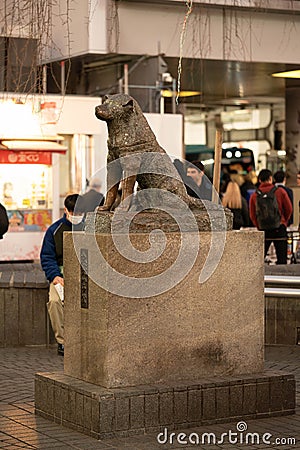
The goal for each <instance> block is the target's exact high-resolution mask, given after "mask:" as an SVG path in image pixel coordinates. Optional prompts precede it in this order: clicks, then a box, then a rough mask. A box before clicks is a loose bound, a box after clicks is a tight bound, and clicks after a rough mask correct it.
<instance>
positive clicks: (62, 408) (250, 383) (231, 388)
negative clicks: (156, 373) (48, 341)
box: [35, 371, 295, 439]
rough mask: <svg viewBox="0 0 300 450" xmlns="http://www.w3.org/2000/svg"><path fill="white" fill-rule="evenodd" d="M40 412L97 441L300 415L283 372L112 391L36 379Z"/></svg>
mask: <svg viewBox="0 0 300 450" xmlns="http://www.w3.org/2000/svg"><path fill="white" fill-rule="evenodd" d="M35 412H36V414H37V415H40V416H42V417H45V418H47V419H49V420H52V421H54V422H56V423H59V424H61V425H64V426H67V427H69V428H72V429H75V430H77V431H79V432H82V433H85V434H88V435H89V436H92V437H94V438H96V439H99V438H105V437H113V436H118V435H119V436H126V435H130V434H143V433H145V432H156V431H160V430H162V429H163V428H164V427H168V430H169V431H173V430H176V429H180V428H191V427H196V426H200V425H205V424H212V423H221V422H229V421H237V422H239V421H240V420H242V419H243V420H246V419H257V418H265V417H272V416H283V415H288V414H293V413H294V412H295V379H294V376H293V375H288V374H284V373H282V372H280V373H279V372H273V371H265V372H263V373H258V374H252V375H239V376H236V377H232V376H227V377H222V378H207V379H201V380H200V379H199V380H198V382H195V381H193V382H188V381H187V382H186V383H184V382H181V383H174V384H168V385H162V384H156V385H149V386H136V387H132V388H128V387H127V388H114V389H106V388H104V387H100V386H96V385H94V384H91V383H87V382H85V381H81V380H78V379H76V378H73V377H70V376H68V375H64V373H63V372H54V373H39V374H36V377H35Z"/></svg>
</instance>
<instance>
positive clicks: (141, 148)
mask: <svg viewBox="0 0 300 450" xmlns="http://www.w3.org/2000/svg"><path fill="white" fill-rule="evenodd" d="M95 114H96V117H97V118H98V119H99V120H104V121H105V122H106V123H107V127H108V158H107V163H108V165H107V186H108V191H107V195H106V199H105V203H104V205H103V206H100V207H99V208H98V210H102V211H109V210H110V209H111V208H112V206H113V204H114V202H115V200H116V197H117V191H118V184H119V181H120V180H121V179H122V198H121V208H122V209H123V210H125V211H126V210H128V209H129V208H130V202H129V201H127V202H126V199H128V198H129V197H130V196H131V195H132V194H133V190H134V185H135V182H136V181H137V182H138V185H139V188H140V189H151V188H152V189H157V190H164V191H168V192H171V193H173V194H175V195H176V196H177V198H178V197H179V198H180V199H181V200H182V201H184V202H185V203H186V204H187V205H188V206H189V207H190V208H191V209H195V208H196V209H202V210H203V209H205V206H204V203H203V202H202V201H201V200H200V199H196V198H192V197H189V196H188V194H187V192H186V189H185V186H184V183H183V182H182V179H181V177H180V175H179V174H178V172H177V170H176V168H175V167H174V165H173V163H172V161H171V159H170V158H169V156H168V155H167V154H166V152H165V150H164V149H163V148H162V147H161V146H160V145H159V144H158V142H157V140H156V138H155V135H154V133H153V131H152V130H151V128H150V126H149V124H148V122H147V120H146V118H145V116H144V114H143V112H142V110H141V108H140V106H139V105H138V103H137V101H136V100H134V99H133V98H132V97H130V96H129V95H126V94H115V95H109V96H106V97H105V100H104V102H103V104H102V105H99V106H97V107H96V109H95ZM147 154H148V155H147ZM156 154H157V157H156ZM128 156H129V158H127V157H128ZM130 156H131V157H130ZM133 156H134V157H133ZM147 156H149V158H147ZM112 162H114V163H113V164H110V163H112ZM150 166H152V168H150ZM148 169H149V172H147V170H148ZM175 207H176V206H175ZM177 207H178V206H177Z"/></svg>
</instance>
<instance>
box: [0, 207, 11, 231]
mask: <svg viewBox="0 0 300 450" xmlns="http://www.w3.org/2000/svg"><path fill="white" fill-rule="evenodd" d="M8 225H9V221H8V217H7V212H6V209H5V208H4V206H3V205H2V204H1V203H0V239H3V235H4V234H5V233H6V232H7V230H8Z"/></svg>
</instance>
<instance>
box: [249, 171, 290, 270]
mask: <svg viewBox="0 0 300 450" xmlns="http://www.w3.org/2000/svg"><path fill="white" fill-rule="evenodd" d="M258 181H259V183H260V184H259V187H258V189H257V190H256V192H254V193H253V194H252V195H251V197H250V204H249V213H250V219H251V220H252V222H253V224H254V226H256V228H258V229H259V230H262V231H264V233H265V256H266V255H267V253H268V250H269V247H270V245H271V243H272V242H273V243H274V246H275V251H276V256H277V262H276V264H286V263H287V231H286V228H287V225H288V221H289V219H290V217H291V215H292V212H293V206H292V203H291V201H290V199H289V197H288V195H287V193H286V191H285V190H284V189H283V188H282V187H277V186H274V185H273V180H272V172H271V171H270V170H268V169H263V170H261V171H260V173H259V175H258Z"/></svg>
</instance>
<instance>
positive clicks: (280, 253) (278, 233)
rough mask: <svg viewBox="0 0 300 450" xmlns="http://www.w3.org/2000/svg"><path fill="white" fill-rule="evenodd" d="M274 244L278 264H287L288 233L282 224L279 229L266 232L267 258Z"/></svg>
mask: <svg viewBox="0 0 300 450" xmlns="http://www.w3.org/2000/svg"><path fill="white" fill-rule="evenodd" d="M272 241H273V242H274V246H275V250H276V256H277V262H276V264H286V263H287V232H286V227H285V226H284V225H283V224H281V225H280V227H279V228H276V229H275V230H266V231H265V256H266V254H267V253H268V250H269V247H270V245H271V243H272Z"/></svg>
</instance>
